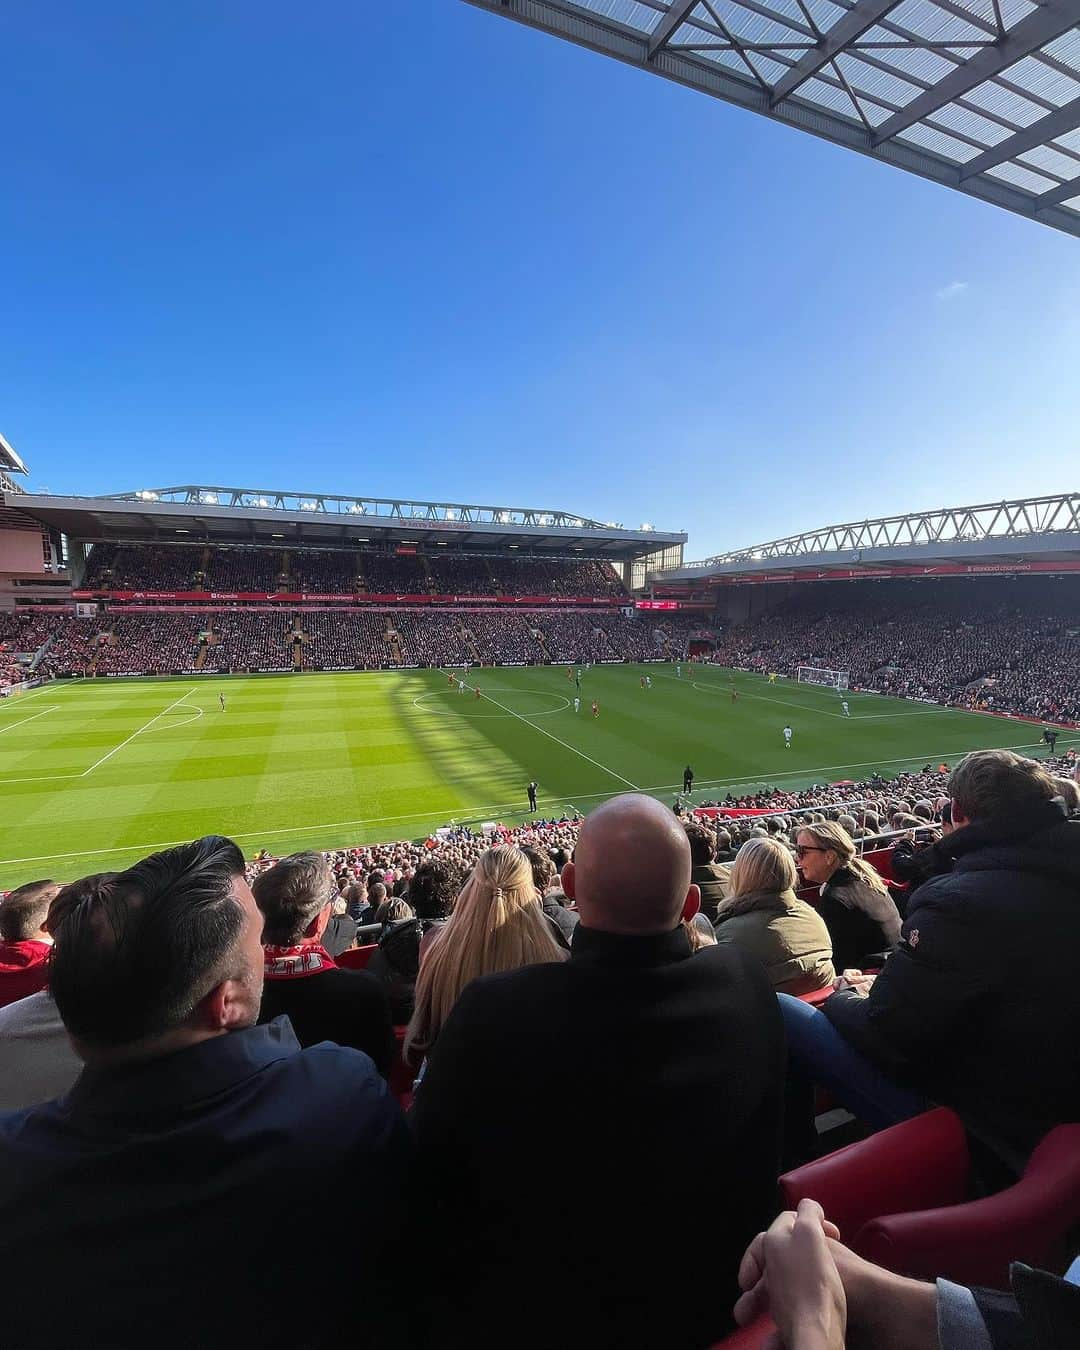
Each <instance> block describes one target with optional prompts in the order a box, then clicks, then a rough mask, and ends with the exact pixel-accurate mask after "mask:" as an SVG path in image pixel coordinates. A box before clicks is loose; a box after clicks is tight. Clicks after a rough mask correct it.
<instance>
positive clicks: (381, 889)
mask: <svg viewBox="0 0 1080 1350" xmlns="http://www.w3.org/2000/svg"><path fill="white" fill-rule="evenodd" d="M367 899H368V904H369V905H370V906H371V907H372V909H378V908H379V906H380V905H381V904H382V902H383V901H384V900H385V899H386V883H385V882H384V881H375V882H372V884H371V885H370V886H369V887H368V893H367Z"/></svg>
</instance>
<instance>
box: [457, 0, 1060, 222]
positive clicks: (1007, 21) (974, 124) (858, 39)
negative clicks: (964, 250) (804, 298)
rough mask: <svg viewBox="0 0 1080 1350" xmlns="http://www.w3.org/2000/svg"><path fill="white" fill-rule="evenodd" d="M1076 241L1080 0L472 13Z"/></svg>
mask: <svg viewBox="0 0 1080 1350" xmlns="http://www.w3.org/2000/svg"><path fill="white" fill-rule="evenodd" d="M468 3H469V4H472V5H475V6H477V7H478V8H480V9H486V10H490V11H491V12H492V13H494V14H499V15H502V16H503V17H505V18H510V19H516V20H517V21H519V22H520V23H524V24H527V25H529V26H531V27H533V28H538V29H541V30H543V31H545V32H548V33H551V34H553V35H555V36H556V37H561V38H564V39H566V40H568V41H571V42H575V43H578V44H579V45H581V46H584V47H589V48H592V49H593V50H594V51H597V52H600V53H602V54H604V55H606V56H611V57H614V58H616V59H617V60H620V61H624V62H626V63H628V64H630V65H633V66H637V67H639V68H640V69H642V70H646V71H649V72H650V73H652V74H654V75H661V76H663V77H664V78H666V79H669V80H674V81H676V82H677V83H679V84H684V85H688V86H689V87H690V88H692V89H696V90H698V91H700V92H701V93H705V94H710V95H712V96H713V97H715V98H720V99H723V100H725V101H727V102H729V103H735V104H737V105H738V106H740V107H743V108H748V109H750V110H752V111H754V112H758V113H762V114H763V115H765V116H766V117H771V118H774V119H776V120H778V121H781V122H785V123H787V124H788V125H790V126H794V127H798V128H800V129H801V130H803V131H809V132H812V133H813V134H814V135H817V136H821V137H824V138H825V139H826V140H830V141H834V142H835V143H837V144H839V145H843V146H847V147H848V148H849V149H852V150H858V151H860V152H861V153H862V154H866V155H871V156H873V158H875V159H879V160H882V161H884V162H886V163H888V164H892V165H894V166H896V167H898V168H901V169H906V170H907V171H908V172H910V173H916V174H919V175H921V176H922V177H924V178H929V179H932V180H933V181H935V182H938V183H942V184H944V185H946V186H948V187H952V188H954V189H956V190H958V191H960V192H964V193H967V194H969V195H970V196H973V197H978V198H980V199H982V200H983V201H987V202H991V203H993V204H995V205H997V206H1001V207H1004V208H1005V209H1006V210H1009V211H1015V212H1017V213H1018V214H1019V215H1022V216H1027V217H1028V218H1030V219H1033V220H1036V221H1039V222H1040V223H1042V224H1044V225H1050V226H1052V227H1053V228H1055V229H1058V230H1064V231H1065V232H1067V233H1069V234H1072V235H1076V236H1078V237H1080V32H1078V29H1077V26H1078V25H1080V0H1045V2H1044V3H1041V4H1034V3H1031V0H578V3H571V0H468Z"/></svg>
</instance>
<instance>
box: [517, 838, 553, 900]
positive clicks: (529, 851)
mask: <svg viewBox="0 0 1080 1350" xmlns="http://www.w3.org/2000/svg"><path fill="white" fill-rule="evenodd" d="M521 851H522V853H524V854H525V856H526V858H528V860H529V865H530V867H531V868H532V875H533V885H534V886H535V887H536V889H537V890H538V891H539V892H540V894H541V895H543V894H544V892H545V891H546V890H547V888H548V887H549V886H550V885H551V883H552V882H553V881H554V880H555V864H554V863H553V862H552V861H551V859H550V858H549V857H548V855H547V854H546V853H538V852H537V850H536V849H534V848H525V847H524V846H522V849H521Z"/></svg>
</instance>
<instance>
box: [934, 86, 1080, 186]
mask: <svg viewBox="0 0 1080 1350" xmlns="http://www.w3.org/2000/svg"><path fill="white" fill-rule="evenodd" d="M1078 125H1080V98H1074V99H1070V100H1069V102H1068V103H1065V104H1063V105H1062V106H1061V107H1060V108H1058V109H1056V110H1055V111H1054V112H1052V113H1047V114H1046V116H1045V117H1040V118H1039V120H1038V121H1037V122H1032V124H1031V126H1029V127H1026V128H1025V129H1024V130H1023V131H1018V132H1017V133H1016V135H1015V136H1009V137H1008V138H1007V139H1005V140H1003V141H999V142H998V143H997V145H995V146H992V147H991V148H990V149H989V150H987V151H985V152H984V153H983V154H981V155H976V156H975V158H974V159H969V160H968V162H967V163H966V164H963V165H961V166H960V181H961V183H963V182H965V181H966V180H967V179H968V178H974V177H975V176H976V174H980V173H985V172H986V171H987V169H994V168H997V166H998V165H999V164H1004V163H1005V162H1006V160H1010V159H1015V158H1016V156H1017V155H1022V154H1024V153H1025V152H1026V151H1028V150H1034V149H1035V147H1036V146H1038V145H1042V144H1043V143H1044V142H1046V141H1052V140H1053V139H1054V137H1055V136H1063V135H1064V134H1065V132H1067V131H1074V130H1075V129H1076V127H1077V126H1078ZM1051 148H1053V147H1051ZM1033 172H1036V173H1037V172H1038V170H1037V169H1034V168H1033ZM1036 200H1039V199H1038V198H1037V199H1036Z"/></svg>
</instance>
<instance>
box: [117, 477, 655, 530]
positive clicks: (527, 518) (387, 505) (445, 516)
mask: <svg viewBox="0 0 1080 1350" xmlns="http://www.w3.org/2000/svg"><path fill="white" fill-rule="evenodd" d="M100 500H102V501H120V502H125V501H126V502H134V501H140V502H157V501H162V502H185V503H187V504H188V505H191V506H228V507H244V508H248V509H257V510H273V511H315V512H320V513H322V514H338V515H341V514H344V515H351V516H377V517H379V518H380V519H390V520H401V521H413V520H429V521H445V520H458V521H463V522H465V523H466V524H477V525H479V524H488V525H529V526H542V527H548V526H554V527H556V528H558V529H564V528H569V529H578V528H585V529H590V530H606V529H613V528H617V529H622V528H623V526H621V525H619V526H616V525H615V523H614V521H600V520H589V519H587V518H586V517H584V516H575V515H571V514H570V513H569V512H567V511H554V510H540V509H534V508H531V507H522V506H475V505H468V504H467V503H464V502H426V501H407V500H406V499H405V498H403V497H347V496H342V495H340V494H338V493H333V492H292V491H289V492H285V491H279V490H277V489H274V490H269V489H266V488H236V487H209V486H205V485H203V486H196V485H192V484H189V485H187V486H185V487H167V488H144V489H141V490H140V491H138V492H116V493H108V494H107V495H105V496H103V497H101V498H100ZM646 533H648V530H646Z"/></svg>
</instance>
